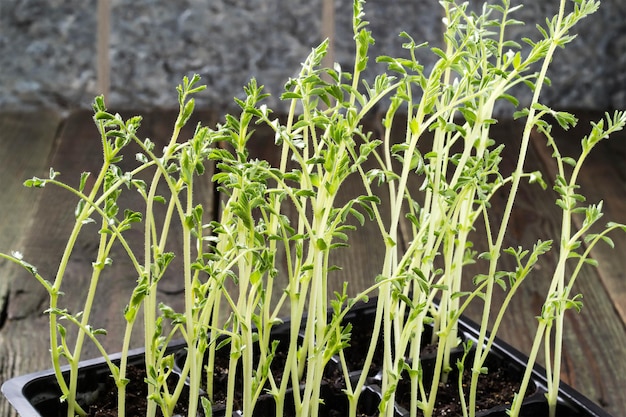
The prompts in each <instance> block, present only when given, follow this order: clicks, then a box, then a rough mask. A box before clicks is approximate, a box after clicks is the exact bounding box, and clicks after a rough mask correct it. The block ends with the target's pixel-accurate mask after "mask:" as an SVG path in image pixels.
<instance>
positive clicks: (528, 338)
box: [465, 121, 626, 413]
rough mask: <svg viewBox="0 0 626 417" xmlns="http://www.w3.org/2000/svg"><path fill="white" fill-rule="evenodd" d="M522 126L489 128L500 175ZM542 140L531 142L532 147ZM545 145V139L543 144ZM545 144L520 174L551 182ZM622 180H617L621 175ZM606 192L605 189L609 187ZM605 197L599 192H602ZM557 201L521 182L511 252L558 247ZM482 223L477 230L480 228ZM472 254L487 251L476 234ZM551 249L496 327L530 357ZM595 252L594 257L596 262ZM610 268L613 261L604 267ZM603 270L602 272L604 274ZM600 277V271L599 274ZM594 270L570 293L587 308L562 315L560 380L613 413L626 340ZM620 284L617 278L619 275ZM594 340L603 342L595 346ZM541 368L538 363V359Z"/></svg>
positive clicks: (619, 405)
mask: <svg viewBox="0 0 626 417" xmlns="http://www.w3.org/2000/svg"><path fill="white" fill-rule="evenodd" d="M521 134H522V126H521V125H519V124H514V123H511V122H507V121H503V122H501V123H499V124H497V125H495V126H493V127H492V129H491V136H492V137H493V138H494V139H495V140H496V141H497V142H498V143H504V144H505V145H506V148H505V151H504V153H503V155H502V156H503V161H502V163H501V169H502V172H503V173H504V174H507V173H508V172H511V170H512V169H513V167H514V164H515V162H516V158H517V154H518V149H519V139H520V138H521ZM537 140H539V141H543V139H542V138H537V137H534V138H533V141H537ZM543 143H545V141H543ZM543 143H540V144H538V145H537V146H536V147H535V148H536V149H535V148H531V149H530V152H529V157H528V159H527V162H526V166H525V170H526V172H532V171H535V170H542V171H543V172H544V175H546V177H547V179H549V178H550V177H551V175H550V173H551V172H550V170H549V167H547V166H546V162H545V161H543V160H542V158H541V156H540V155H541V154H540V153H539V152H538V150H539V149H540V147H541V146H543ZM595 178H596V180H597V178H604V181H605V182H606V183H607V184H611V183H613V184H614V186H618V187H622V186H623V183H622V181H611V180H610V179H611V178H615V179H616V178H619V177H617V176H615V175H613V176H609V177H605V176H601V177H600V176H596V177H595ZM622 178H623V176H622ZM607 186H608V185H607ZM506 192H508V190H507V189H504V190H502V192H500V193H499V194H498V195H496V196H495V197H494V198H493V200H492V201H491V203H492V208H491V211H490V218H491V221H492V223H493V224H494V225H499V223H500V221H501V216H502V213H503V210H504V204H505V199H506ZM604 193H606V194H609V195H610V194H611V192H610V191H609V190H603V194H604ZM555 199H556V195H555V194H554V192H553V191H552V190H551V189H550V188H548V190H546V191H543V190H541V188H540V187H539V186H537V185H530V184H527V183H525V182H523V183H522V184H521V187H520V190H519V194H518V200H517V202H516V204H515V206H514V209H513V212H512V216H511V219H510V223H509V225H508V228H509V229H508V230H509V232H508V235H507V239H506V241H505V245H504V247H505V248H506V247H513V248H517V247H518V246H522V247H523V248H526V249H531V248H532V245H533V244H534V243H535V242H536V241H537V239H542V240H549V239H552V240H554V241H555V242H558V241H559V231H560V223H561V221H560V210H559V208H558V207H557V206H556V205H555ZM480 227H481V226H480V225H477V228H478V230H480ZM472 239H473V240H472V241H473V242H474V249H475V250H477V251H478V252H479V253H480V252H481V251H484V250H485V249H486V245H485V241H484V237H483V236H481V235H480V234H474V236H473V238H472ZM557 255H558V253H557V248H553V249H552V251H550V252H549V253H547V254H546V255H544V256H543V257H542V259H541V261H540V263H539V264H538V265H537V266H536V267H535V269H534V270H533V272H532V274H531V276H529V277H528V278H527V281H526V282H525V283H524V284H523V285H522V287H521V288H520V290H519V291H518V293H517V295H516V296H515V297H514V298H513V300H512V302H511V304H510V306H509V309H508V312H507V313H506V315H505V318H504V321H503V323H502V325H501V327H500V329H499V332H498V336H499V337H501V338H502V339H503V340H504V341H506V342H508V343H510V344H511V345H513V346H514V347H516V348H517V349H519V350H520V351H522V352H526V353H527V352H529V351H530V349H531V346H532V342H533V338H534V335H535V331H536V326H537V320H536V318H535V317H536V316H537V315H539V313H540V312H541V306H542V304H543V302H544V299H545V295H546V293H547V290H548V287H549V282H550V279H551V277H552V273H553V271H554V269H555V265H556V260H557ZM595 256H596V254H595V253H594V257H595ZM512 261H513V258H512V257H511V256H508V255H503V256H502V258H501V260H500V264H499V269H501V270H513V268H514V267H515V265H514V264H513V262H512ZM607 263H611V264H613V262H610V261H609V262H607ZM485 271H486V262H485V261H479V262H478V263H477V264H476V265H473V266H469V267H467V268H466V271H465V272H466V273H467V275H466V278H465V279H466V283H465V288H466V289H468V290H471V289H472V288H473V285H472V283H471V279H472V277H473V276H474V275H475V274H476V273H485ZM602 271H607V270H606V269H603V270H602ZM602 271H601V272H600V273H602ZM598 273H599V272H598V270H595V269H593V268H586V269H584V271H583V272H582V273H581V276H580V278H579V281H578V283H577V287H576V288H575V290H576V291H579V292H582V293H583V294H585V299H584V300H585V308H584V309H583V311H582V312H581V313H580V314H575V313H574V312H568V313H567V314H566V318H565V321H566V334H565V336H564V344H565V346H564V349H563V351H564V368H563V372H562V377H563V380H564V381H565V382H567V383H570V384H571V385H573V386H574V387H575V388H576V389H578V390H579V391H581V392H582V393H583V394H585V395H587V396H589V397H590V398H591V399H592V400H594V401H595V402H597V403H599V404H601V405H603V406H605V407H606V409H607V410H609V411H611V412H613V413H618V412H620V411H621V410H623V409H625V407H626V395H625V394H624V392H623V390H622V388H621V384H620V379H621V375H623V374H624V372H626V365H624V364H625V363H626V352H625V350H624V346H625V343H626V334H625V333H624V323H623V320H622V318H621V317H620V316H619V315H618V314H616V312H615V306H614V304H613V302H614V301H616V300H614V299H612V298H611V297H610V296H609V294H608V293H607V291H605V289H604V287H603V286H601V285H598V282H599V276H598ZM617 279H619V276H618V277H617ZM505 295H506V293H504V292H503V291H501V290H499V288H497V289H496V292H495V294H494V299H493V304H492V308H491V313H490V314H491V323H493V318H494V316H493V314H495V311H496V309H498V308H499V307H500V306H501V304H502V302H503V300H504V297H505ZM482 308H483V304H482V303H480V302H476V303H474V304H473V305H472V306H471V307H470V309H469V310H468V311H467V315H468V316H469V317H470V318H472V319H474V320H476V321H478V320H479V319H480V317H481V311H482ZM595 341H602V342H601V343H596V342H595ZM539 362H540V363H544V360H543V357H542V356H540V358H539Z"/></svg>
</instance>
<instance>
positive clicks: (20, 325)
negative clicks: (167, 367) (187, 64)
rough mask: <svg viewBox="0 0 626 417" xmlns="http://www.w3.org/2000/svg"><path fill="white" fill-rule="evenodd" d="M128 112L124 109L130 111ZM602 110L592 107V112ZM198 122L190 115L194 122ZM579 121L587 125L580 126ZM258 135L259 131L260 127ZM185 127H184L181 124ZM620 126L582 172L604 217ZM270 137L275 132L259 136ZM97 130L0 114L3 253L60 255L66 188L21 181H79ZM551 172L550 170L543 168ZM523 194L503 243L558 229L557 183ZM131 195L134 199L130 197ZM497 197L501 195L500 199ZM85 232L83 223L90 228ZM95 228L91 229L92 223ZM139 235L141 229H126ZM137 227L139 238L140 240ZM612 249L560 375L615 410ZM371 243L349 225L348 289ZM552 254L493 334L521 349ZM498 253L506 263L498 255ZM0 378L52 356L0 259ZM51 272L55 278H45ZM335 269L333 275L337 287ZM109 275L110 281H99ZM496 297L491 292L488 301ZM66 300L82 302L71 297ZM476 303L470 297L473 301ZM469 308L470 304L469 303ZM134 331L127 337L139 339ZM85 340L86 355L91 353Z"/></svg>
mask: <svg viewBox="0 0 626 417" xmlns="http://www.w3.org/2000/svg"><path fill="white" fill-rule="evenodd" d="M129 113H131V112H129ZM598 117H599V115H593V119H597V118H598ZM199 118H200V119H201V120H203V122H205V123H214V122H215V117H214V116H213V115H212V114H211V113H209V112H205V113H201V114H200V116H199ZM173 121H174V114H173V112H167V111H163V112H161V111H154V112H152V113H150V114H148V115H144V122H143V127H142V130H141V131H140V133H141V135H142V136H146V137H150V138H152V139H154V140H155V141H164V140H166V139H167V138H168V137H169V134H170V132H171V128H172V126H173ZM193 126H194V122H191V123H190V128H193ZM579 126H581V127H580V129H578V128H577V129H576V130H575V131H571V132H567V133H565V134H561V133H559V134H558V137H559V138H558V139H559V144H561V143H562V144H563V145H561V146H562V152H563V153H572V152H576V149H577V144H578V143H579V139H580V135H581V134H582V132H585V131H586V130H588V129H587V128H586V127H587V126H588V122H587V121H585V120H582V121H581V123H580V124H579ZM583 126H584V128H583ZM258 133H259V135H261V136H263V132H262V131H260V132H258ZM184 134H187V135H189V134H190V132H189V131H186V132H185V133H184ZM519 135H520V130H519V126H516V125H514V124H513V123H510V122H502V123H499V124H498V125H497V126H496V127H494V129H493V136H494V138H496V139H497V140H499V141H503V142H504V143H506V144H507V147H508V148H509V153H508V154H506V155H505V159H504V162H503V164H505V166H506V167H508V168H509V169H510V167H512V164H513V160H512V157H511V152H513V153H514V152H515V143H516V141H517V140H518V138H519ZM623 139H626V135H624V134H620V135H616V137H615V138H613V139H612V140H611V141H608V142H606V143H603V144H601V145H600V146H599V148H598V149H596V151H595V152H594V153H593V154H592V156H591V158H590V159H589V161H588V162H589V163H588V165H587V166H586V168H585V170H584V171H583V173H582V175H581V179H580V183H581V186H582V193H583V194H585V195H586V196H587V197H588V200H589V202H595V201H597V200H599V199H603V200H604V211H605V213H606V215H605V217H606V220H607V221H608V220H613V221H618V222H624V223H626V163H625V157H626V142H625V141H624V140H623ZM266 140H267V141H269V142H273V137H267V138H266ZM266 143H267V142H264V140H263V139H262V138H261V139H259V141H258V145H257V149H256V150H255V152H256V154H257V155H259V156H263V157H268V156H271V155H268V152H271V151H270V150H271V149H272V147H271V146H267V145H266ZM99 146H100V145H99V138H98V133H97V131H96V129H95V127H94V126H93V123H92V121H91V115H90V113H89V112H76V113H74V114H71V115H69V116H68V117H60V116H59V115H57V114H54V113H51V112H36V113H31V114H28V113H26V114H0V173H1V174H2V185H1V187H2V188H1V190H2V191H3V192H2V195H1V197H0V212H1V213H2V217H0V219H1V220H0V251H3V252H6V251H11V250H20V251H22V252H23V253H24V256H25V258H26V259H27V260H29V261H32V263H35V264H36V265H37V266H38V268H39V270H40V272H42V274H44V275H45V276H49V275H50V274H52V273H53V272H54V271H55V269H56V266H57V263H58V261H59V257H60V253H61V252H62V249H63V243H64V242H65V239H66V238H67V235H68V232H69V228H70V227H71V224H72V222H73V208H74V205H75V201H74V199H72V198H70V197H69V195H68V194H67V193H66V192H63V191H61V190H59V189H55V188H52V187H46V188H44V189H43V190H30V189H26V188H23V187H22V186H21V183H22V181H23V180H24V179H26V178H28V177H31V176H33V175H37V176H44V175H46V173H47V171H48V169H49V167H54V168H55V169H56V170H57V171H60V172H61V174H62V176H63V178H64V179H65V180H68V181H78V178H79V176H80V173H81V172H83V171H91V170H94V169H96V168H97V167H98V166H99V161H100V148H99ZM550 153H551V151H550V150H549V149H547V148H546V147H545V140H544V139H543V138H542V137H541V136H540V135H535V136H534V138H533V147H532V149H531V157H530V158H529V160H528V163H527V166H526V169H527V170H531V169H543V170H546V172H551V171H552V170H553V167H552V165H551V164H550V162H549V156H550ZM546 178H549V175H547V176H546ZM202 191H203V196H202V198H206V199H212V198H215V197H216V196H214V195H213V194H212V190H211V187H206V189H203V190H202ZM359 192H360V189H359V187H358V186H357V185H356V184H354V186H353V185H351V184H348V187H347V189H346V190H345V193H343V194H342V198H349V197H350V196H352V195H356V194H357V193H359ZM520 193H521V194H520V196H521V199H520V201H519V204H518V205H517V206H516V209H515V211H514V214H513V217H512V221H511V224H510V227H511V234H510V236H509V239H510V240H509V242H507V243H508V245H511V246H518V245H522V246H524V247H530V246H531V245H532V244H533V243H534V242H535V240H536V239H537V238H538V237H539V238H542V239H544V240H545V239H555V238H557V236H558V229H559V225H560V220H559V217H558V214H559V211H558V208H557V207H556V205H555V204H554V200H555V195H554V193H553V192H550V191H549V190H548V191H542V190H541V189H540V188H539V187H538V186H528V185H524V186H523V187H522V189H521V191H520ZM127 198H128V199H129V200H128V202H129V204H131V205H132V204H135V203H136V202H134V200H133V199H134V198H137V196H132V195H131V196H129V197H127ZM494 204H495V205H497V204H503V201H502V200H501V199H500V200H498V199H496V200H495V201H494ZM87 232H89V230H87ZM95 232H96V229H95V228H93V230H91V233H95ZM130 232H131V233H141V231H139V230H138V231H133V230H131V231H130ZM139 238H140V236H137V240H139ZM613 238H614V240H615V242H616V249H615V250H610V249H608V248H607V247H604V246H602V247H598V248H597V249H596V250H595V251H594V254H593V256H594V258H596V259H598V260H599V261H600V266H599V267H598V268H595V269H594V268H588V269H586V270H585V271H584V273H583V274H582V275H581V276H580V278H579V279H578V282H577V290H578V291H580V292H583V293H584V308H583V311H582V312H581V313H580V314H576V313H572V312H569V313H568V315H567V318H566V321H567V333H566V336H565V338H566V347H565V356H564V357H565V366H564V369H563V377H564V380H566V381H567V382H568V383H570V384H571V385H573V386H574V387H575V388H577V389H578V390H580V391H581V392H583V393H584V394H586V395H587V396H589V397H590V398H591V399H592V400H594V401H596V402H598V403H600V404H601V405H603V406H604V407H606V409H607V410H609V411H610V412H612V413H613V414H614V415H615V416H619V415H622V414H623V410H626V391H625V390H624V389H623V383H624V375H626V332H625V323H626V281H625V280H624V277H625V272H624V267H625V266H626V257H624V256H623V255H622V254H623V253H624V252H625V251H626V235H620V234H614V235H613ZM373 242H376V229H375V227H374V226H373V225H372V226H367V227H366V228H364V229H362V230H360V231H359V232H358V234H354V235H353V239H352V242H351V247H350V248H349V249H345V250H344V249H342V250H340V251H339V252H337V257H336V259H335V263H336V264H339V265H341V266H343V268H344V270H343V272H342V273H341V274H342V276H341V277H342V279H343V278H345V279H347V280H348V281H349V283H350V287H351V288H352V290H351V292H355V291H357V290H360V289H363V288H365V287H367V286H368V285H369V284H370V283H371V282H372V279H373V278H374V276H373V275H375V273H376V272H375V271H376V270H377V269H378V268H379V266H380V260H381V257H382V250H381V248H380V247H379V246H378V245H377V244H375V243H373ZM94 251H95V247H93V245H92V244H88V243H86V241H84V240H81V241H80V242H79V246H78V250H77V252H76V253H75V255H74V256H73V258H72V260H71V265H70V268H69V270H68V274H67V277H66V285H67V287H66V290H65V291H66V293H67V295H66V296H65V297H64V301H65V302H67V301H68V300H70V297H72V296H73V295H76V294H79V295H80V294H84V292H85V291H86V286H87V283H88V280H89V270H90V265H91V261H92V260H93V258H94ZM120 258H121V259H122V260H121V261H120V262H117V261H116V263H115V264H114V265H113V267H112V270H111V271H109V273H108V274H107V275H106V277H103V281H102V283H101V287H102V288H101V291H102V292H101V293H100V295H99V297H98V299H97V304H96V306H95V311H94V317H96V318H97V322H96V323H94V324H95V325H97V326H98V327H106V328H107V329H108V330H109V334H108V336H107V337H106V338H105V342H104V344H105V347H107V348H108V349H112V350H117V349H118V347H119V341H120V339H121V332H122V331H123V328H122V325H121V320H120V318H121V311H122V309H123V307H124V306H125V305H126V303H127V300H128V294H129V291H130V289H131V288H132V287H133V286H134V284H135V280H136V276H135V275H134V274H133V273H132V272H128V270H129V268H128V265H127V264H125V263H124V261H123V257H120ZM555 259H556V253H550V254H547V255H546V256H545V259H544V260H543V263H542V265H541V268H537V269H536V270H535V271H534V272H533V276H532V277H530V278H529V282H527V283H526V285H525V286H523V288H522V290H520V293H519V294H518V296H517V297H516V298H515V299H514V301H513V304H512V306H511V309H510V311H509V312H508V314H507V316H506V318H505V323H504V324H503V326H502V328H501V330H500V333H499V334H500V336H501V337H502V338H503V339H504V340H505V341H507V342H509V343H510V344H512V345H513V346H515V347H517V348H518V349H520V350H522V351H528V350H529V348H530V345H531V343H532V338H533V336H534V328H535V326H536V320H535V319H534V317H535V316H536V315H537V314H538V313H539V311H540V306H541V304H542V302H543V297H544V291H545V288H546V287H547V285H548V280H549V278H550V275H551V272H552V268H553V267H554V262H555ZM503 262H506V261H503ZM0 265H1V267H2V270H1V271H0V273H1V276H0V382H2V381H4V380H6V379H7V378H9V377H12V376H15V375H18V374H23V373H27V372H31V371H35V370H38V369H42V368H47V367H49V366H48V360H49V359H48V344H47V343H48V342H47V318H46V316H45V315H44V314H43V313H42V312H43V310H45V308H46V302H47V298H46V294H45V293H44V292H43V291H42V290H41V289H40V288H39V287H38V285H37V284H36V282H35V281H34V280H33V279H32V278H31V277H30V276H29V274H28V273H27V272H25V271H23V270H21V269H20V268H17V267H15V266H13V265H10V264H8V263H7V262H2V263H0ZM50 279H52V277H50ZM168 279H169V281H167V282H166V284H167V285H166V287H165V291H163V293H162V294H160V297H162V299H164V300H165V301H167V302H168V303H170V304H171V305H173V306H179V305H180V303H181V289H182V285H181V284H180V283H179V281H178V280H177V279H176V278H175V277H172V278H168ZM342 279H339V277H338V279H337V285H338V286H339V285H340V281H341V280H342ZM105 280H106V281H105ZM498 300H499V298H497V297H496V305H497V302H498ZM67 307H68V308H70V309H72V310H74V311H76V310H80V309H81V306H79V305H73V304H72V305H68V306H67ZM477 307H478V306H477ZM469 314H470V316H472V317H473V318H477V317H478V314H479V311H478V308H473V309H472V310H471V311H470V312H469ZM139 344H140V341H137V340H136V341H135V342H134V345H135V346H137V345H139ZM96 355H97V354H96V352H95V350H94V349H93V348H92V347H90V346H89V347H87V348H86V350H85V352H84V353H83V357H84V358H88V357H93V356H96ZM0 415H3V416H4V415H7V416H8V415H14V414H13V411H12V410H11V409H10V407H9V406H8V404H7V402H6V401H5V400H4V399H2V400H0Z"/></svg>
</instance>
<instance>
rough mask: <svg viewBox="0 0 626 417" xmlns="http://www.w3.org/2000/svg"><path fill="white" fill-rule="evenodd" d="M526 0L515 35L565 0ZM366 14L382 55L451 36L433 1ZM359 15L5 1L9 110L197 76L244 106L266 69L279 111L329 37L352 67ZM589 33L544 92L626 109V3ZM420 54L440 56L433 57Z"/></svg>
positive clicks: (0, 89) (162, 0)
mask: <svg viewBox="0 0 626 417" xmlns="http://www.w3.org/2000/svg"><path fill="white" fill-rule="evenodd" d="M512 3H513V4H518V3H519V1H517V0H516V1H513V2H512ZM523 3H524V7H523V8H522V10H520V11H518V12H517V13H516V15H515V17H516V18H517V19H520V20H524V21H527V22H528V24H527V25H526V26H524V27H516V28H514V29H513V30H515V31H516V32H517V33H515V36H528V37H530V38H533V39H537V31H536V29H535V23H539V22H542V21H543V19H544V16H548V15H551V14H552V13H554V12H555V10H556V7H557V4H558V1H557V0H552V1H546V0H525V1H524V2H523ZM470 4H471V6H472V7H481V5H482V2H478V1H470ZM365 11H366V19H367V20H369V21H370V22H371V26H370V29H371V30H372V32H373V36H374V37H375V39H376V45H375V47H374V48H373V55H374V56H377V55H380V54H390V55H401V54H403V50H402V42H403V40H402V39H401V38H399V37H398V33H399V32H400V31H406V32H408V33H409V34H411V35H412V36H413V37H414V39H415V40H416V41H418V42H421V41H428V42H430V43H431V45H437V44H439V42H440V36H441V35H440V33H441V30H442V28H441V24H442V23H441V14H442V8H441V7H440V6H439V4H438V2H436V1H434V0H429V1H425V0H384V1H383V0H370V1H368V2H367V3H366V5H365ZM351 18H352V2H351V1H349V0H177V1H172V0H2V1H0V60H1V62H0V110H3V109H4V110H7V109H11V110H21V109H29V108H52V109H58V110H73V109H77V108H88V107H90V104H91V101H92V99H93V97H94V96H95V95H97V94H99V93H102V92H104V93H107V94H106V95H107V101H108V103H109V106H110V107H113V108H126V109H144V110H147V109H151V108H172V107H176V106H177V102H176V93H175V90H174V88H175V87H176V85H178V83H179V82H180V80H181V78H182V76H183V75H185V74H192V73H199V74H200V75H202V77H203V80H204V82H205V83H207V84H208V86H209V90H208V92H207V93H204V94H202V98H201V99H200V97H199V99H200V100H201V104H202V105H204V106H208V107H214V108H219V109H224V108H233V100H232V98H233V96H241V95H242V86H243V85H244V84H246V82H247V81H248V80H249V79H250V78H251V77H256V78H257V79H258V81H259V83H260V84H263V85H265V86H266V89H267V91H268V92H270V93H272V94H273V98H272V99H271V100H270V102H269V103H268V105H270V106H275V107H278V110H279V109H280V108H281V105H280V103H279V100H278V98H277V97H278V95H279V94H280V92H281V91H282V87H283V85H284V83H285V82H286V81H287V80H288V78H289V77H291V76H293V75H294V74H296V73H297V71H298V70H299V66H300V63H301V62H302V61H303V60H304V59H305V58H306V56H307V54H308V53H309V51H310V50H311V48H312V47H314V46H316V45H317V44H318V43H319V42H320V41H321V40H322V39H324V38H327V37H329V38H332V39H333V45H334V52H333V55H332V56H331V57H330V58H329V59H332V60H333V61H337V62H339V63H340V64H341V65H342V66H343V67H345V68H349V67H350V65H351V62H352V59H353V48H352V28H351ZM578 33H579V35H580V36H579V38H578V39H577V40H576V41H575V43H574V45H570V46H569V47H568V48H567V49H566V50H564V51H562V52H561V53H560V54H559V55H558V57H557V60H556V62H555V64H554V66H553V68H552V72H551V78H552V80H553V85H554V87H553V88H552V89H549V90H546V94H545V95H544V101H545V102H546V104H549V105H552V106H555V107H559V108H584V109H591V110H594V109H599V110H603V111H604V110H611V109H613V108H624V107H626V2H624V1H623V0H603V2H602V7H601V9H600V11H599V12H597V13H596V14H595V15H593V16H592V17H590V18H588V19H587V20H586V21H584V22H583V24H581V25H580V26H579V28H578ZM421 58H422V59H423V63H424V65H425V66H426V68H428V65H429V64H432V61H433V57H432V54H430V53H426V51H424V54H423V56H421ZM372 65H374V64H373V63H372ZM369 73H370V74H372V71H370V72H369ZM369 78H371V77H369Z"/></svg>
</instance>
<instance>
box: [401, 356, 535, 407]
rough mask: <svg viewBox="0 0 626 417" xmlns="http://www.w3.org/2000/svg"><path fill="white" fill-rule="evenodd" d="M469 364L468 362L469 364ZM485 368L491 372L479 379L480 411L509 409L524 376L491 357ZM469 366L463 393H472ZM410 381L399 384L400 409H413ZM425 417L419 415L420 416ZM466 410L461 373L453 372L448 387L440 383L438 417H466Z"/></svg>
mask: <svg viewBox="0 0 626 417" xmlns="http://www.w3.org/2000/svg"><path fill="white" fill-rule="evenodd" d="M466 364H468V362H466ZM485 365H486V366H487V367H488V369H489V372H488V373H487V374H485V375H481V376H480V377H479V379H478V386H477V391H476V393H477V394H476V402H477V403H476V411H485V410H489V409H492V408H494V407H501V406H509V405H510V404H511V401H512V400H513V397H514V395H515V393H516V392H517V391H518V390H519V387H520V381H521V379H522V378H521V374H520V372H519V371H518V370H516V369H511V368H510V367H509V365H508V364H507V362H506V361H504V360H502V359H500V358H498V357H494V356H492V357H488V358H487V361H486V363H485ZM470 366H471V365H469V364H468V366H466V368H468V369H466V370H465V371H464V373H463V390H464V392H465V394H466V398H467V394H468V391H469V381H470V378H471V373H470V371H469V367H470ZM410 389H411V388H410V381H409V380H408V379H406V378H405V379H402V380H401V381H400V382H399V383H398V389H397V391H396V401H397V403H398V405H400V406H401V407H403V408H405V409H407V410H409V409H410ZM534 391H535V387H534V386H531V387H529V390H528V392H527V393H526V396H528V395H530V394H532V393H533V392H534ZM420 415H422V413H421V411H418V416H420ZM462 415H463V409H462V406H461V401H460V399H459V387H458V372H452V373H451V374H450V376H449V378H448V381H447V382H446V383H439V389H438V391H437V399H436V401H435V413H434V414H433V416H435V417H443V416H446V417H449V416H462Z"/></svg>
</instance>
